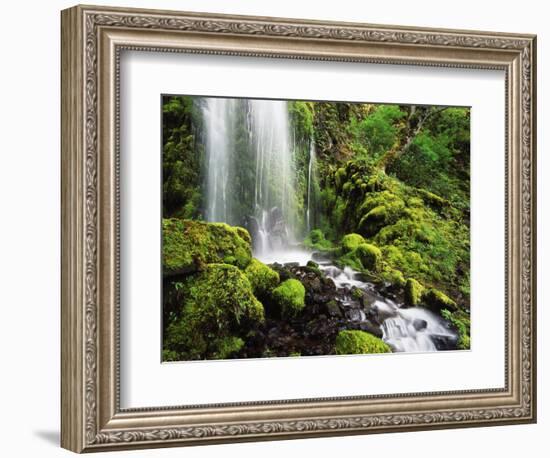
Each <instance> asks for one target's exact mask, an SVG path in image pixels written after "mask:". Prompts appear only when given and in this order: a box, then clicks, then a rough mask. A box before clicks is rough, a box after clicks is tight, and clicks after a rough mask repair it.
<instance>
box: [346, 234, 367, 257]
mask: <svg viewBox="0 0 550 458" xmlns="http://www.w3.org/2000/svg"><path fill="white" fill-rule="evenodd" d="M362 243H365V239H364V238H363V237H362V236H361V235H359V234H347V235H344V237H343V238H342V250H343V251H344V253H349V252H351V251H353V250H355V249H356V248H357V247H358V246H359V245H361V244H362Z"/></svg>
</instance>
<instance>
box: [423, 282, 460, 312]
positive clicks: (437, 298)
mask: <svg viewBox="0 0 550 458" xmlns="http://www.w3.org/2000/svg"><path fill="white" fill-rule="evenodd" d="M422 302H423V304H424V305H425V306H426V307H428V308H429V309H430V310H432V311H433V312H435V313H440V312H441V310H443V309H449V310H456V309H457V305H456V302H455V301H453V300H452V299H451V298H450V297H449V296H447V295H446V294H445V293H442V292H441V291H439V290H438V289H435V288H429V289H426V290H424V292H423V293H422Z"/></svg>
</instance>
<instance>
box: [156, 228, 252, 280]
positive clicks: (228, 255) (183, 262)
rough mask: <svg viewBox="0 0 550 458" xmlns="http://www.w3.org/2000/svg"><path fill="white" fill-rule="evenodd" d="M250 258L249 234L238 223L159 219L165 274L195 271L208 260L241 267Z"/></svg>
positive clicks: (244, 266) (208, 261) (242, 267)
mask: <svg viewBox="0 0 550 458" xmlns="http://www.w3.org/2000/svg"><path fill="white" fill-rule="evenodd" d="M251 259H252V250H251V244H250V235H249V234H248V232H247V231H246V230H245V229H243V228H241V227H232V226H229V225H228V224H224V223H206V222H203V221H192V220H184V219H178V218H170V219H163V220H162V264H163V269H164V274H165V275H174V274H188V273H192V272H196V271H198V270H202V269H203V268H204V267H205V266H206V264H211V263H223V264H231V265H234V266H237V267H239V268H240V269H244V268H246V267H247V266H248V264H249V263H250V261H251Z"/></svg>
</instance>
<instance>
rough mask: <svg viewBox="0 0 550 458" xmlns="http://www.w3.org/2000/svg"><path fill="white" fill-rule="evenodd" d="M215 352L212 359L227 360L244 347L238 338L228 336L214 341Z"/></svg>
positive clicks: (242, 341)
mask: <svg viewBox="0 0 550 458" xmlns="http://www.w3.org/2000/svg"><path fill="white" fill-rule="evenodd" d="M216 346H217V351H216V352H215V353H214V354H213V355H212V357H213V358H214V359H227V358H228V357H230V356H231V355H234V354H236V353H238V352H239V350H241V348H243V347H244V340H243V339H241V338H240V337H235V336H229V337H223V338H221V339H217V340H216Z"/></svg>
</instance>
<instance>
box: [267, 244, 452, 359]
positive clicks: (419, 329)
mask: <svg viewBox="0 0 550 458" xmlns="http://www.w3.org/2000/svg"><path fill="white" fill-rule="evenodd" d="M312 255H313V253H311V252H308V251H304V250H284V251H279V252H277V251H271V252H268V253H266V254H265V255H264V256H260V258H259V259H260V261H262V262H264V263H266V264H272V263H275V262H277V263H279V264H292V263H294V264H296V263H297V264H299V265H300V266H305V265H306V264H307V263H308V261H310V260H312ZM315 262H316V263H317V264H318V265H319V269H320V270H321V271H322V272H323V274H324V275H325V276H327V277H328V278H330V279H332V281H333V282H334V284H335V286H336V288H337V290H338V291H339V292H340V293H343V294H342V296H343V297H344V302H343V304H342V305H343V306H344V307H345V306H347V305H350V304H351V303H352V302H353V298H352V288H354V287H355V288H359V289H360V290H362V291H363V292H364V293H365V294H366V295H367V296H369V297H370V298H372V299H373V303H372V305H371V306H370V308H371V309H372V310H374V311H375V312H376V314H377V316H378V317H380V321H381V327H382V333H383V336H382V340H384V342H386V343H387V344H388V345H390V347H392V349H393V351H394V352H413V353H414V352H416V353H423V352H432V351H439V350H448V349H452V348H454V346H455V345H456V341H457V338H458V336H457V335H456V333H455V332H454V331H453V330H452V329H450V327H449V325H448V323H447V322H446V321H445V320H444V319H443V318H441V317H439V316H438V315H436V314H435V313H433V312H431V311H430V310H427V309H425V308H422V307H403V306H402V304H399V303H397V302H395V301H394V300H392V299H390V298H387V297H384V296H382V295H381V294H380V293H378V292H377V290H376V286H375V284H374V283H371V282H367V281H364V280H363V275H362V274H361V273H360V272H357V271H355V270H353V269H352V268H350V267H344V268H343V269H341V268H339V267H337V266H335V265H333V264H331V263H330V261H320V260H317V259H316V260H315ZM346 301H347V303H346ZM353 321H356V322H357V321H358V322H360V323H361V322H365V323H367V322H368V319H367V316H366V314H365V311H364V310H361V309H357V310H355V313H354V317H353Z"/></svg>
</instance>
